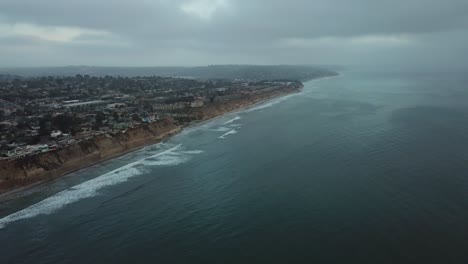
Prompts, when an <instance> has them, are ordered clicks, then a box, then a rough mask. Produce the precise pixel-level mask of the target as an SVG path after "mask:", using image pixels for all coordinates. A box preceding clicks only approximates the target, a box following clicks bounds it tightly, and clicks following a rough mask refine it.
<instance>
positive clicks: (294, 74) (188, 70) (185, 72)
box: [0, 65, 337, 81]
mask: <svg viewBox="0 0 468 264" xmlns="http://www.w3.org/2000/svg"><path fill="white" fill-rule="evenodd" d="M0 74H4V75H9V76H11V75H20V76H24V77H38V76H74V75H76V74H81V75H90V76H105V75H110V76H125V77H135V76H153V75H154V76H165V77H168V76H171V77H187V78H196V79H248V80H285V79H287V80H299V81H306V80H310V79H314V78H317V77H322V76H332V75H336V74H337V73H336V72H334V71H332V70H328V69H326V68H323V67H317V66H302V65H301V66H291V65H274V66H259V65H213V66H200V67H92V66H67V67H44V68H0Z"/></svg>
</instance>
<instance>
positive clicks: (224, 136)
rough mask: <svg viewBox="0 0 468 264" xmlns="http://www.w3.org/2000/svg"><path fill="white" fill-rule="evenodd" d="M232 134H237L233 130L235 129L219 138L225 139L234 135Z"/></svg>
mask: <svg viewBox="0 0 468 264" xmlns="http://www.w3.org/2000/svg"><path fill="white" fill-rule="evenodd" d="M234 134H237V130H235V129H233V130H231V131H229V132H227V133H226V134H224V135H222V136H220V137H219V138H220V139H224V138H226V137H227V136H229V135H234Z"/></svg>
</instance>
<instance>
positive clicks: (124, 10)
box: [0, 0, 468, 66]
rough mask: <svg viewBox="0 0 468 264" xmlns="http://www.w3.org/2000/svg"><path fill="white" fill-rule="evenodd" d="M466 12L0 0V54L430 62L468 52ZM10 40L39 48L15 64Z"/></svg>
mask: <svg viewBox="0 0 468 264" xmlns="http://www.w3.org/2000/svg"><path fill="white" fill-rule="evenodd" d="M467 10H468V1H466V0H463V1H461V0H450V1H436V0H393V1H388V0H383V1H375V0H353V1H351V0H316V1H310V0H309V1H306V0H295V1H280V0H132V1H129V0H126V1H124V0H100V1H99V0H93V1H91V0H81V1H75V0H42V1H37V0H3V1H1V2H0V34H2V35H3V36H2V35H0V48H2V49H3V50H9V53H8V54H6V53H5V52H2V51H1V50H0V55H2V57H4V58H5V60H3V61H2V63H3V64H6V63H8V64H18V65H21V64H27V65H49V64H51V63H52V61H54V62H55V63H57V59H49V58H47V57H44V56H43V54H42V55H40V54H37V51H38V50H43V51H48V52H46V53H44V54H49V53H50V54H54V53H57V56H60V58H61V59H60V60H59V61H60V62H61V61H63V63H66V64H98V65H113V64H119V65H123V64H132V65H163V64H170V65H175V64H179V65H180V64H187V65H193V64H210V63H345V64H349V63H353V62H356V61H357V60H358V59H359V61H362V62H366V63H372V62H375V63H379V62H380V61H385V62H395V63H397V62H398V58H400V57H401V58H402V61H404V62H405V63H409V62H408V61H407V60H406V57H405V56H407V54H416V55H417V57H416V56H415V57H414V61H413V63H415V64H417V63H418V62H420V61H424V63H431V62H428V60H427V56H430V55H431V53H433V52H439V53H440V52H447V47H451V46H455V47H454V48H455V49H454V50H455V51H454V52H460V51H466V50H465V48H463V47H464V44H468V37H467V33H468V31H467V30H466V28H468V11H467ZM7 38H8V39H15V40H20V39H21V38H24V39H25V41H28V39H30V38H34V39H40V40H41V41H40V43H38V44H37V46H34V45H32V47H31V49H30V50H29V51H28V49H26V48H23V49H21V52H22V54H27V56H28V57H27V58H22V59H17V56H18V55H19V53H18V52H19V51H16V53H15V47H11V45H12V44H11V41H10V42H8V41H2V39H7ZM452 39H453V40H454V41H455V40H456V43H454V42H453V41H451V40H452ZM44 41H45V42H49V43H48V44H47V43H44ZM457 43H458V44H457ZM28 45H30V44H28ZM12 51H13V52H12ZM2 53H4V54H2ZM388 54H391V56H388ZM439 57H440V56H439ZM448 57H450V58H455V57H456V56H455V54H454V53H450V54H447V58H448ZM15 58H16V59H15ZM434 60H435V59H434ZM429 61H430V60H429ZM67 62H68V63H67ZM433 63H434V62H433ZM453 63H454V64H457V63H459V64H463V61H462V60H458V61H454V62H453ZM4 66H9V65H4Z"/></svg>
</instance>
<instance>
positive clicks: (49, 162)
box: [0, 119, 181, 193]
mask: <svg viewBox="0 0 468 264" xmlns="http://www.w3.org/2000/svg"><path fill="white" fill-rule="evenodd" d="M180 129H181V128H180V126H178V125H175V124H174V123H173V122H171V121H170V120H168V119H166V120H162V121H158V122H154V123H151V124H145V125H142V126H139V127H136V128H130V129H127V130H126V131H125V132H120V133H117V134H113V135H111V134H106V135H100V136H97V137H94V138H92V139H89V140H85V141H81V142H79V143H77V144H74V145H70V146H68V147H66V148H63V149H59V150H56V151H51V152H47V153H42V154H38V155H33V156H28V157H24V158H21V159H16V160H12V161H5V160H4V161H0V193H3V192H6V191H9V190H13V189H15V188H18V187H23V186H27V185H30V184H33V183H38V182H42V181H47V180H51V179H54V178H57V177H60V176H62V175H65V174H67V173H70V172H72V171H75V170H78V169H80V168H83V167H86V166H90V165H93V164H97V163H99V162H102V161H104V160H107V159H111V158H114V157H117V156H119V155H122V154H124V153H127V152H130V151H132V150H135V149H137V148H140V147H143V146H145V145H150V144H155V143H158V142H160V141H161V140H163V139H164V138H165V137H167V136H170V135H172V134H175V133H177V132H179V131H180Z"/></svg>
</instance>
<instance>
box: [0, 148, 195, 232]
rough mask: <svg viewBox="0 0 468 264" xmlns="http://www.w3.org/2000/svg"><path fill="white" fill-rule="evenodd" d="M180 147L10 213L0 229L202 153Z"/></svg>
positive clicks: (0, 221)
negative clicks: (150, 168)
mask: <svg viewBox="0 0 468 264" xmlns="http://www.w3.org/2000/svg"><path fill="white" fill-rule="evenodd" d="M181 146H182V144H179V145H177V146H175V147H173V148H170V149H168V150H166V151H163V152H160V153H157V154H155V155H152V156H150V157H147V158H144V159H141V160H138V161H135V162H132V163H130V164H127V165H125V166H123V167H120V168H118V169H115V170H113V171H111V172H108V173H106V174H103V175H101V176H99V177H97V178H94V179H92V180H89V181H86V182H84V183H82V184H79V185H76V186H74V187H71V188H69V189H67V190H64V191H62V192H60V193H57V194H55V195H54V196H51V197H49V198H47V199H45V200H43V201H41V202H39V203H37V204H34V205H32V206H30V207H28V208H26V209H23V210H21V211H19V212H16V213H13V214H11V215H9V216H6V217H4V218H2V219H0V229H2V228H4V227H5V226H6V225H7V224H9V223H12V222H15V221H18V220H22V219H28V218H33V217H36V216H39V215H50V214H52V213H54V212H55V211H57V210H59V209H61V208H63V207H65V206H66V205H69V204H72V203H75V202H77V201H79V200H82V199H85V198H90V197H93V196H97V195H98V194H99V190H101V189H102V188H104V187H107V186H112V185H116V184H119V183H123V182H126V181H127V180H128V179H130V178H132V177H135V176H138V175H141V174H142V173H143V171H142V170H141V168H140V167H139V166H141V165H143V166H174V165H178V164H181V163H183V162H186V161H188V160H189V159H190V157H189V155H194V154H200V153H202V151H200V150H193V151H180V148H181Z"/></svg>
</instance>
